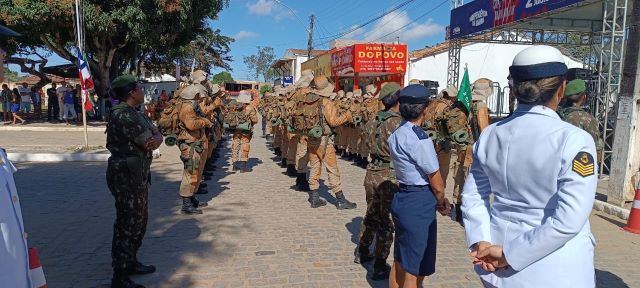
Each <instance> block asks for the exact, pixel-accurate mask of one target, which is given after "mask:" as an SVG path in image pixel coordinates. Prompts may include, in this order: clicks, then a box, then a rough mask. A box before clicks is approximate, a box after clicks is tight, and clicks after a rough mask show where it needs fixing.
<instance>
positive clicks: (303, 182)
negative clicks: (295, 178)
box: [298, 173, 311, 192]
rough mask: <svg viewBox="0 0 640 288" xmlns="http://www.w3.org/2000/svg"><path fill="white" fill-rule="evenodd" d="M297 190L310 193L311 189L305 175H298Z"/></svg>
mask: <svg viewBox="0 0 640 288" xmlns="http://www.w3.org/2000/svg"><path fill="white" fill-rule="evenodd" d="M298 190H300V191H304V192H309V191H311V187H309V180H308V179H307V173H300V184H299V185H298Z"/></svg>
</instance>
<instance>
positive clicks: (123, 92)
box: [111, 82, 138, 101]
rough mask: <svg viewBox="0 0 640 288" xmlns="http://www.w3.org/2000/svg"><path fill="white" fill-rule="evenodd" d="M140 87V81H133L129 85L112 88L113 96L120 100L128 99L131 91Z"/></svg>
mask: <svg viewBox="0 0 640 288" xmlns="http://www.w3.org/2000/svg"><path fill="white" fill-rule="evenodd" d="M137 87H138V83H135V82H132V83H129V84H127V85H124V86H121V87H118V88H113V89H111V97H113V98H115V99H118V100H119V101H127V98H129V93H130V92H131V91H133V90H135V89H136V88H137Z"/></svg>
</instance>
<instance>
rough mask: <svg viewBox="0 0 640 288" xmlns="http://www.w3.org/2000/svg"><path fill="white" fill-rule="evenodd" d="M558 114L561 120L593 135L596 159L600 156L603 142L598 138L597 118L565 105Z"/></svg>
mask: <svg viewBox="0 0 640 288" xmlns="http://www.w3.org/2000/svg"><path fill="white" fill-rule="evenodd" d="M558 114H559V115H560V117H561V118H562V120H564V121H566V122H569V123H571V124H572V125H573V126H576V127H578V128H580V129H582V130H584V131H586V132H587V133H589V135H591V137H593V141H594V142H595V143H596V150H597V151H598V159H600V158H601V157H602V156H601V154H602V149H604V143H603V141H602V140H600V129H598V120H596V118H595V117H593V115H591V114H589V113H588V112H587V111H584V110H583V109H581V108H578V107H574V106H571V107H565V108H561V109H560V110H559V111H558Z"/></svg>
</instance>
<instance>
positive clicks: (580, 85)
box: [564, 79, 587, 96]
mask: <svg viewBox="0 0 640 288" xmlns="http://www.w3.org/2000/svg"><path fill="white" fill-rule="evenodd" d="M584 91H587V84H586V82H584V80H582V79H575V80H571V81H569V83H567V88H566V89H565V90H564V96H573V95H580V96H582V93H584Z"/></svg>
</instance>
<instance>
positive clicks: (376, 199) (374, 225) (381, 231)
mask: <svg viewBox="0 0 640 288" xmlns="http://www.w3.org/2000/svg"><path fill="white" fill-rule="evenodd" d="M394 173H395V172H394V170H393V169H390V168H381V169H375V168H374V169H372V166H371V165H370V166H369V167H368V168H367V174H366V176H365V177H364V190H365V192H366V197H367V212H366V214H365V215H364V220H363V221H362V226H360V236H359V239H360V240H359V241H360V242H359V245H360V247H369V246H371V243H372V242H373V238H374V236H375V240H376V245H375V253H374V255H375V257H376V258H378V259H387V257H389V251H390V249H391V243H393V232H394V228H393V221H391V202H392V201H393V194H394V193H395V192H396V191H398V182H397V181H396V179H395V178H394V176H395V175H394Z"/></svg>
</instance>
